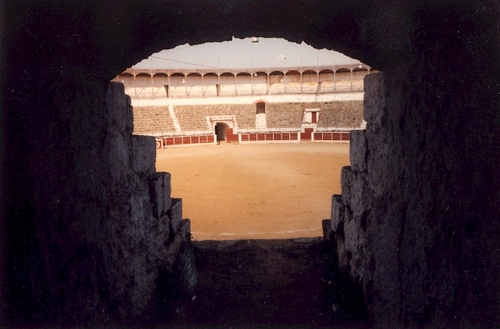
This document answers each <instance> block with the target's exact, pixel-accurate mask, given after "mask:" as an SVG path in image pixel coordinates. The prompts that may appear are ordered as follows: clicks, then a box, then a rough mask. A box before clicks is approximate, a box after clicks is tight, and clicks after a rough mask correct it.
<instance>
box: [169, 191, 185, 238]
mask: <svg viewBox="0 0 500 329" xmlns="http://www.w3.org/2000/svg"><path fill="white" fill-rule="evenodd" d="M169 214H170V227H171V230H172V231H173V232H174V233H177V231H178V229H179V226H180V224H181V222H182V199H176V198H172V205H171V207H170V210H169Z"/></svg>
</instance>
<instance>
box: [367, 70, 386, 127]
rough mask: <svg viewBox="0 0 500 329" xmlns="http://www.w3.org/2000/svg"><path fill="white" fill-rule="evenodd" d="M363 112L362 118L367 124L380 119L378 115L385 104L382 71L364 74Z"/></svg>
mask: <svg viewBox="0 0 500 329" xmlns="http://www.w3.org/2000/svg"><path fill="white" fill-rule="evenodd" d="M364 89H365V95H364V101H363V102H364V112H363V118H364V119H365V121H366V122H367V123H368V125H371V124H374V123H376V122H378V121H380V119H379V118H380V115H381V112H382V111H383V109H384V108H385V107H386V104H385V88H384V76H383V74H382V73H373V74H368V75H366V76H365V80H364Z"/></svg>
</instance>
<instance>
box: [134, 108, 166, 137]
mask: <svg viewBox="0 0 500 329" xmlns="http://www.w3.org/2000/svg"><path fill="white" fill-rule="evenodd" d="M133 113H134V133H137V134H144V133H164V132H174V131H175V127H174V123H173V121H172V117H171V116H170V113H169V111H168V107H167V106H142V107H134V111H133Z"/></svg>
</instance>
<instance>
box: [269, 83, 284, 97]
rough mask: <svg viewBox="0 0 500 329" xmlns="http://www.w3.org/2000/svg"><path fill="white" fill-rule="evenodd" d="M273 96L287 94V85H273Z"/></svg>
mask: <svg viewBox="0 0 500 329" xmlns="http://www.w3.org/2000/svg"><path fill="white" fill-rule="evenodd" d="M269 93H270V94H271V95H279V94H284V93H285V85H284V84H283V83H282V82H278V83H273V84H271V88H270V92H269Z"/></svg>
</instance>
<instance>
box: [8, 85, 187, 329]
mask: <svg viewBox="0 0 500 329" xmlns="http://www.w3.org/2000/svg"><path fill="white" fill-rule="evenodd" d="M51 87H52V88H51V89H50V90H48V91H47V92H46V93H45V94H40V98H38V99H37V100H36V101H37V104H41V106H47V107H50V109H51V112H50V116H45V113H42V112H38V111H33V112H30V113H28V114H27V115H26V116H25V117H22V118H20V122H19V123H20V124H23V125H25V126H24V128H27V129H22V130H20V131H19V132H18V133H17V137H18V138H17V139H15V140H17V141H18V142H19V145H17V146H18V147H19V148H18V152H21V153H24V155H25V156H26V157H27V158H29V159H30V161H29V162H27V163H28V166H27V167H22V168H20V172H19V173H18V176H17V177H16V180H15V181H12V182H11V188H12V190H11V194H10V196H11V199H10V203H11V204H12V208H11V209H12V210H11V212H10V213H9V215H10V218H11V219H12V220H11V221H10V222H9V227H8V229H9V245H10V248H11V249H10V251H11V252H10V253H9V254H8V257H9V259H10V263H11V264H12V265H13V266H12V267H11V268H10V272H9V273H8V275H7V279H8V280H9V281H8V287H10V289H9V290H8V295H7V298H8V301H9V314H10V316H12V317H13V318H15V319H16V320H20V319H22V320H23V321H28V322H30V321H34V322H37V323H38V322H39V321H51V320H54V319H57V320H58V321H63V322H65V323H70V322H72V321H77V322H82V321H83V322H85V321H105V320H106V319H108V320H109V319H113V318H114V317H117V318H119V319H121V320H124V319H128V318H133V317H135V316H139V315H143V314H144V312H145V311H147V310H148V308H149V307H150V306H151V303H153V302H154V301H155V291H156V280H157V275H158V271H159V270H160V269H166V270H167V272H168V271H172V264H173V263H174V261H175V257H176V255H177V253H178V250H179V246H180V244H181V242H183V241H185V242H187V241H189V240H190V232H189V221H188V220H182V211H181V210H182V208H181V207H182V203H181V202H179V200H175V199H172V198H171V197H170V190H171V189H170V174H168V173H156V172H155V158H156V156H155V154H156V153H155V152H156V150H155V140H154V138H153V137H147V136H132V130H133V124H132V108H131V105H130V98H129V97H128V96H126V95H125V94H124V88H123V85H122V84H118V83H104V82H100V81H98V80H92V79H89V78H88V77H87V78H86V79H78V78H75V77H73V78H60V79H59V80H58V81H53V84H52V85H51ZM19 88H22V86H21V85H20V86H19ZM18 90H19V92H20V93H22V92H23V90H22V89H18ZM55 96H57V97H55ZM33 105H35V104H33ZM23 122H24V123H23ZM23 141H29V143H31V145H32V146H29V145H30V144H29V143H28V144H26V145H22V144H23ZM11 150H13V149H11ZM28 191H29V192H28ZM27 193H29V196H30V198H31V200H33V203H32V204H31V207H29V205H30V204H25V205H24V207H23V208H19V209H18V208H16V205H17V204H19V200H21V199H22V198H26V197H27ZM26 205H28V206H27V207H26ZM26 237H27V238H26ZM55 255H56V256H55ZM27 306H28V307H27Z"/></svg>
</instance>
